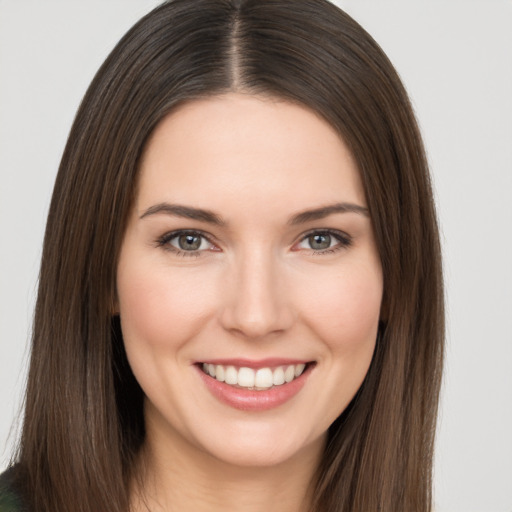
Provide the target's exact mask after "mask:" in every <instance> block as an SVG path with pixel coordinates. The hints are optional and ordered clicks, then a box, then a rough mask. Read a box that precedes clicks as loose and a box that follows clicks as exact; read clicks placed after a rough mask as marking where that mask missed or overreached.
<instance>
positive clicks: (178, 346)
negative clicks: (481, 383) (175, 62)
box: [117, 93, 382, 512]
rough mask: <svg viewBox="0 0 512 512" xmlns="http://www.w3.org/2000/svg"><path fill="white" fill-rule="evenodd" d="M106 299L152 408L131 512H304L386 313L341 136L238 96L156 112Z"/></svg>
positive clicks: (315, 121) (301, 113)
mask: <svg viewBox="0 0 512 512" xmlns="http://www.w3.org/2000/svg"><path fill="white" fill-rule="evenodd" d="M304 212H309V213H304ZM117 287H118V307H119V314H120V317H121V326H122V330H123V337H124V342H125V346H126V351H127V355H128V360H129V362H130V365H131V367H132V369H133V372H134V375H135V377H136V378H137V380H138V382H139V383H140V385H141V387H142V389H143V390H144V393H145V396H146V398H145V419H146V432H147V437H146V443H145V446H144V450H143V456H144V467H145V468H146V469H145V472H144V474H143V484H142V485H143V488H144V492H143V493H142V492H141V490H140V488H138V487H137V486H135V491H134V498H133V508H134V510H135V511H138V510H147V508H149V510H151V511H152V512H157V511H164V510H173V511H187V510H194V511H196V512H197V511H198V512H202V511H203V510H204V511H206V510H208V511H210V512H211V511H217V510H219V511H220V510H222V512H226V511H231V510H233V511H234V510H241V511H247V512H250V511H260V510H275V509H279V510H280V511H285V512H298V511H306V510H308V503H309V498H310V494H309V493H310V490H311V485H310V484H311V482H313V481H314V477H315V471H316V470H317V468H318V465H319V461H320V459H321V455H322V451H323V449H324V446H325V441H326V432H327V429H328V427H329V425H330V424H331V423H332V422H333V421H334V420H335V419H336V418H337V417H338V416H339V414H340V413H341V412H342V411H343V410H344V409H345V407H346V406H347V405H348V403H349V402H350V400H351V399H352V398H353V396H354V394H355V393H356V391H357V390H358V388H359V387H360V385H361V383H362V381H363V379H364V377H365V375H366V373H367V370H368V367H369V364H370V362H371V358H372V355H373V351H374V347H375V339H376V334H377V328H378V321H379V315H380V305H381V299H382V271H381V266H380V260H379V256H378V253H377V250H376V247H375V241H374V236H373V231H372V226H371V221H370V218H369V215H368V212H367V209H366V200H365V195H364V190H363V187H362V183H361V180H360V177H359V173H358V170H357V167H356V165H355V162H354V160H353V158H352V156H351V154H350V152H349V151H348V149H347V147H346V146H345V144H344V143H343V141H342V140H341V138H340V137H339V136H338V135H337V133H336V132H335V131H334V129H333V128H332V127H331V126H330V125H329V124H328V123H326V122H325V121H324V120H322V119H320V118H319V117H318V116H317V115H315V114H314V113H313V112H311V111H310V110H309V109H307V108H304V107H301V106H298V105H295V104H291V103H289V102H285V101H281V100H276V99H271V98H262V97H257V96H251V95H242V94H235V93H230V94H226V95H223V96H219V97H215V98H209V99H204V100H197V101H193V102H190V103H187V104H185V105H183V106H181V107H180V108H179V109H178V110H177V111H175V112H173V113H172V114H170V115H169V116H167V117H166V118H165V119H164V120H163V121H162V122H161V123H160V124H159V126H158V127H157V129H156V130H155V132H154V133H153V135H152V137H151V139H150V141H149V143H148V146H147V148H146V151H145V154H144V158H143V161H142V164H141V169H140V180H139V183H138V189H137V196H136V200H135V205H134V208H133V211H132V214H131V216H130V218H129V222H128V226H127V230H126V235H125V238H124V241H123V245H122V250H121V256H120V261H119V266H118V275H117ZM208 365H210V366H208ZM240 368H244V370H240ZM290 368H292V369H291V370H290ZM208 372H210V374H208ZM229 372H231V374H230V375H231V377H229V378H228V376H227V375H228V373H229ZM244 372H245V373H244ZM290 372H291V373H290ZM242 373H244V376H242ZM285 374H286V379H287V380H285V381H283V375H285ZM233 375H235V377H233ZM233 378H234V379H235V381H233V380H229V379H233ZM255 378H256V379H259V380H257V381H254V379H255ZM236 379H238V380H236ZM245 379H248V380H245ZM251 379H253V380H251ZM268 379H270V380H268ZM226 380H229V383H226ZM255 388H256V389H255ZM142 494H143V495H144V499H143V500H142V499H141V498H140V496H141V495H142ZM146 507H147V508H146Z"/></svg>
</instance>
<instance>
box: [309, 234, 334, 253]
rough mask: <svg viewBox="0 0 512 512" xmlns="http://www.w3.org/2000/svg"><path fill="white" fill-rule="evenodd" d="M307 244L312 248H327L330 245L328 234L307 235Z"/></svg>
mask: <svg viewBox="0 0 512 512" xmlns="http://www.w3.org/2000/svg"><path fill="white" fill-rule="evenodd" d="M309 245H310V246H311V248H312V249H315V250H321V249H328V248H329V247H330V246H331V236H330V235H312V236H310V237H309Z"/></svg>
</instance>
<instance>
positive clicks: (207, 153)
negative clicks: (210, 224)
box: [137, 93, 365, 208]
mask: <svg viewBox="0 0 512 512" xmlns="http://www.w3.org/2000/svg"><path fill="white" fill-rule="evenodd" d="M139 180H140V181H139V190H138V198H137V207H138V208H144V207H147V206H149V203H151V202H156V201H164V200H165V201H182V200H183V199H184V198H185V199H187V200H188V201H192V202H197V201H200V202H202V203H203V204H204V202H205V201H206V202H208V207H211V208H218V207H221V206H223V205H224V204H225V200H226V197H227V196H229V198H231V199H233V198H238V199H239V201H240V202H244V201H246V202H247V203H246V204H247V205H248V204H250V203H251V204H252V203H254V202H256V203H267V202H270V201H276V200H277V201H279V202H281V203H283V202H286V204H288V205H289V206H290V207H293V204H295V203H297V205H296V206H297V208H301V207H302V206H303V204H302V203H304V202H305V201H306V202H308V203H311V202H317V203H319V204H320V203H330V202H336V201H342V200H350V201H356V202H358V203H360V204H365V197H364V191H363V188H362V184H361V180H360V177H359V172H358V170H357V166H356V164H355V161H354V159H353V157H352V155H351V153H350V151H349V150H348V148H347V146H346V145H345V143H344V142H343V140H342V139H341V137H340V136H339V135H338V133H337V132H336V131H335V129H334V128H333V127H331V126H330V125H329V124H328V123H327V122H326V121H325V120H323V119H322V118H320V117H319V116H318V115H317V114H316V113H314V112H313V111H311V110H310V109H308V108H306V107H304V106H300V105H297V104H293V103H290V102H286V101H282V100H277V99H273V98H266V97H265V98H262V97H259V96H252V95H242V94H235V93H230V94H227V95H223V96H219V97H214V98H208V99H202V100H195V101H191V102H189V103H186V104H185V105H183V106H181V107H180V108H179V109H178V110H176V111H174V112H173V113H171V114H169V115H168V116H167V117H166V118H164V119H163V120H162V121H161V122H160V124H159V125H158V126H157V128H156V129H155V131H154V133H153V134H152V136H151V138H150V140H149V142H148V145H147V147H146V150H145V153H144V157H143V159H142V163H141V169H140V177H139Z"/></svg>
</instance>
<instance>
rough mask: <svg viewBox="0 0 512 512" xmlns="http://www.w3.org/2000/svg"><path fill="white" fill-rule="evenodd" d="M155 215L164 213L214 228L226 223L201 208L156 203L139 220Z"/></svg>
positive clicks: (214, 214)
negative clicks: (207, 224)
mask: <svg viewBox="0 0 512 512" xmlns="http://www.w3.org/2000/svg"><path fill="white" fill-rule="evenodd" d="M157 213H165V214H167V215H172V216H174V217H183V218H185V219H193V220H199V221H201V222H208V223H209V224H215V225H216V226H225V225H226V221H224V220H223V219H222V218H221V217H219V216H218V215H217V214H216V213H213V212H212V211H210V210H203V209H202V208H193V207H191V206H183V205H180V204H169V203H158V204H155V205H153V206H150V207H149V208H148V209H147V210H145V211H144V213H143V214H142V215H141V216H140V217H139V218H140V219H144V218H145V217H149V216H150V215H155V214H157Z"/></svg>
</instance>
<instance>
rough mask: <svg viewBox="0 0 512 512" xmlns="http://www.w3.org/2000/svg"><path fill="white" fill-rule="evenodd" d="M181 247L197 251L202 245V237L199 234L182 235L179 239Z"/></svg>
mask: <svg viewBox="0 0 512 512" xmlns="http://www.w3.org/2000/svg"><path fill="white" fill-rule="evenodd" d="M178 242H179V246H180V249H183V250H185V251H195V250H197V249H199V247H200V246H201V237H199V236H197V235H181V236H180V237H179V239H178Z"/></svg>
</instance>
